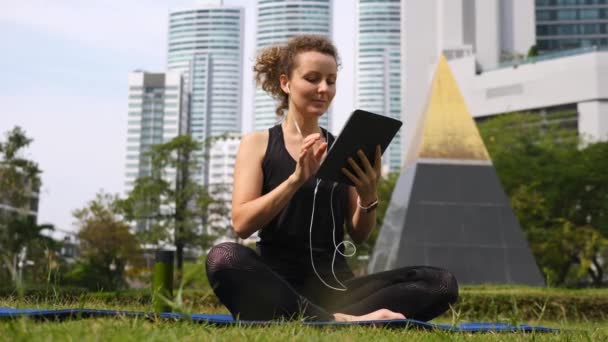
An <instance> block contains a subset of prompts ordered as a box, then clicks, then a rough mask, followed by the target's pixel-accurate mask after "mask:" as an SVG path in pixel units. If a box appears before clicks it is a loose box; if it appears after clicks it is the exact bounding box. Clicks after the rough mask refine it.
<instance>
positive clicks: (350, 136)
mask: <svg viewBox="0 0 608 342" xmlns="http://www.w3.org/2000/svg"><path fill="white" fill-rule="evenodd" d="M401 125H402V122H401V121H399V120H397V119H393V118H390V117H388V116H384V115H379V114H374V113H370V112H367V111H364V110H361V109H357V110H355V111H354V112H353V113H352V114H351V115H350V117H349V118H348V120H347V121H346V124H345V125H344V128H342V132H340V135H338V137H337V138H336V140H335V141H334V143H333V144H332V145H331V147H330V149H329V151H328V152H327V156H326V157H325V159H324V160H323V162H322V163H321V166H320V167H319V170H318V171H317V178H320V179H322V180H325V181H332V182H338V183H342V184H348V185H354V184H353V182H351V180H350V179H348V177H346V175H344V174H343V173H342V168H343V167H344V168H346V169H348V170H349V171H351V172H353V170H352V168H351V166H350V165H349V164H348V158H349V157H353V159H354V160H355V161H356V162H357V163H358V164H359V165H361V164H360V159H359V157H358V156H357V151H358V150H359V149H361V150H363V152H365V155H366V156H367V159H368V160H369V162H370V164H372V166H373V165H374V160H375V156H376V145H380V148H381V149H382V154H384V151H385V150H386V148H387V147H388V145H389V144H390V142H391V140H393V138H394V137H395V135H396V134H397V132H398V131H399V128H401ZM353 173H354V172H353Z"/></svg>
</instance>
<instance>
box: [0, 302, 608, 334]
mask: <svg viewBox="0 0 608 342" xmlns="http://www.w3.org/2000/svg"><path fill="white" fill-rule="evenodd" d="M0 306H4V307H21V308H25V307H28V308H69V307H85V308H92V309H120V310H132V311H147V310H149V306H147V305H138V304H129V305H126V306H125V305H120V303H107V302H101V301H99V300H97V301H96V300H91V299H88V300H86V301H82V302H78V303H76V302H65V303H59V304H58V303H53V302H51V301H46V302H32V301H27V300H17V299H11V298H8V299H7V298H5V299H0ZM184 309H185V310H187V311H190V312H205V313H226V310H225V309H224V308H223V307H221V306H216V305H209V306H200V305H197V306H195V307H193V306H188V305H186V307H185V308H184ZM450 320H451V319H450V318H447V316H442V317H441V318H440V319H438V320H437V321H435V322H438V323H449V322H450ZM482 320H484V319H482ZM485 320H488V321H489V320H492V319H490V318H488V319H485ZM461 321H462V322H464V321H467V319H466V318H461ZM509 322H511V323H524V324H534V325H544V326H550V327H555V328H561V329H565V330H568V331H567V332H562V333H559V334H546V333H543V334H540V333H539V334H522V333H516V334H513V333H501V334H493V333H485V334H464V333H446V332H439V331H437V332H430V331H414V330H402V329H384V328H371V327H340V328H313V327H305V326H302V325H300V324H299V323H290V324H286V325H283V326H274V327H255V328H252V327H248V328H237V327H229V328H217V327H213V326H209V325H205V324H196V323H189V322H167V321H158V322H151V321H148V320H145V319H142V318H125V317H116V318H104V319H81V320H69V321H64V322H36V321H32V320H28V319H18V320H3V321H0V341H81V340H89V341H90V340H95V341H97V340H113V341H142V340H145V341H154V340H157V341H209V340H211V341H235V340H236V341H242V340H247V341H249V340H253V341H266V340H273V341H274V340H276V341H286V340H288V341H293V340H295V341H316V340H323V341H325V340H329V341H369V340H376V341H385V340H386V341H397V340H399V341H403V340H406V341H407V340H412V341H436V340H451V341H465V340H466V341H478V340H482V341H520V340H535V341H554V340H564V341H608V322H606V321H585V320H573V321H565V320H553V321H550V320H541V321H537V320H531V321H517V322H513V321H512V319H511V321H509Z"/></svg>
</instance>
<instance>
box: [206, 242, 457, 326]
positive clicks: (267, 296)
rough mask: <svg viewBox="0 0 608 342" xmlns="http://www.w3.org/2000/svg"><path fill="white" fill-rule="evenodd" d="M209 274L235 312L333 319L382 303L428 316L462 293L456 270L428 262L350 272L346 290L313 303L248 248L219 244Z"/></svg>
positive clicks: (408, 314)
mask: <svg viewBox="0 0 608 342" xmlns="http://www.w3.org/2000/svg"><path fill="white" fill-rule="evenodd" d="M207 277H208V278H209V283H210V284H211V287H212V288H213V291H214V292H215V294H216V295H217V296H218V298H219V299H220V301H221V302H222V303H223V304H224V305H225V306H226V307H227V308H228V310H229V311H230V313H232V316H233V317H234V318H238V319H242V320H270V319H274V318H285V319H300V318H305V319H310V320H320V321H331V320H333V313H336V312H340V313H344V314H349V315H364V314H368V313H370V312H373V311H376V310H379V309H389V310H391V311H394V312H400V313H402V314H403V315H405V316H406V317H407V318H411V319H416V320H421V321H428V320H431V319H433V318H434V317H436V316H438V315H440V314H441V313H443V312H445V311H446V310H447V309H448V308H449V306H450V304H453V303H454V302H455V301H456V299H457V298H458V285H457V283H456V279H455V278H454V276H453V275H452V274H451V273H449V272H447V271H445V270H442V269H439V268H435V267H428V266H417V267H403V268H399V269H396V270H392V271H386V272H381V273H376V274H372V275H368V276H364V277H358V278H352V279H350V280H347V281H346V282H344V285H346V287H347V288H348V289H347V290H346V291H335V295H334V296H332V299H331V301H328V302H326V303H312V302H310V301H309V300H308V299H307V298H305V297H303V296H301V295H300V294H298V293H297V291H296V290H294V288H293V287H292V286H291V285H290V284H289V283H288V282H287V281H285V280H284V279H283V278H282V277H281V276H280V275H278V274H277V273H276V272H274V271H273V270H272V269H271V268H270V267H269V266H268V265H266V264H265V263H264V262H263V261H262V259H261V258H260V257H259V256H258V255H257V254H256V253H255V252H254V251H253V250H252V249H250V248H247V247H245V246H241V245H239V244H236V243H231V242H226V243H222V244H219V245H217V246H215V247H213V248H212V249H211V251H209V254H208V255H207Z"/></svg>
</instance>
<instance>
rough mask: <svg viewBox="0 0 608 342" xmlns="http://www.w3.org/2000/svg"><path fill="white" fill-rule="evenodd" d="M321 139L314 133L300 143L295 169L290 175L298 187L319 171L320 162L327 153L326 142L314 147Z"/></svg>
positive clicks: (318, 134)
mask: <svg viewBox="0 0 608 342" xmlns="http://www.w3.org/2000/svg"><path fill="white" fill-rule="evenodd" d="M321 139H322V138H321V134H320V133H314V134H310V135H308V136H307V137H306V138H304V141H303V142H302V147H301V148H300V154H299V156H298V161H297V164H296V169H295V171H294V172H293V174H292V175H291V177H293V178H292V179H293V180H294V181H295V182H296V184H298V186H301V185H302V184H304V183H306V181H307V180H308V179H309V178H310V177H312V175H314V174H315V173H317V170H319V166H320V165H321V161H322V160H323V158H324V156H325V152H326V151H327V142H323V143H321V144H320V145H319V146H318V147H315V144H317V143H318V142H320V141H321Z"/></svg>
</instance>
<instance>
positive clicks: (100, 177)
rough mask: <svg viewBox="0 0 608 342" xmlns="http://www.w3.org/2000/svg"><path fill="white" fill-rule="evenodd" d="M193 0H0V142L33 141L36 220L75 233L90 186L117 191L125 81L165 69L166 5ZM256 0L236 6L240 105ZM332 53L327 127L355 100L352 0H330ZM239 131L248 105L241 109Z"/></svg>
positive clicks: (233, 2)
mask: <svg viewBox="0 0 608 342" xmlns="http://www.w3.org/2000/svg"><path fill="white" fill-rule="evenodd" d="M196 3H197V1H196V0H87V1H78V0H51V1H49V0H2V1H1V2H0V44H1V46H2V53H1V54H0V77H2V81H1V82H0V136H1V137H0V139H1V140H2V141H4V140H5V138H6V137H5V133H6V132H8V131H9V130H11V129H12V128H13V127H15V126H20V127H21V128H23V129H24V130H25V132H26V134H27V136H28V137H30V138H32V139H33V140H34V141H33V143H32V144H31V145H30V147H29V148H28V149H27V150H26V153H25V156H26V157H28V158H30V159H32V160H34V161H36V162H37V163H38V164H39V167H40V168H41V169H42V171H43V173H42V188H41V191H40V208H39V213H38V222H39V223H52V224H54V225H55V226H56V228H57V229H58V230H59V231H68V232H69V231H75V229H76V228H75V227H74V225H73V223H74V222H73V221H74V220H73V217H72V212H73V211H74V210H75V209H78V208H82V207H84V206H85V205H86V204H87V203H88V202H89V201H91V200H92V199H94V197H95V194H96V193H98V192H99V191H102V190H103V191H104V192H107V193H116V194H121V195H122V192H123V190H124V186H123V184H124V176H125V156H126V132H127V97H128V85H127V77H128V74H129V72H131V71H133V70H136V69H143V70H146V71H150V72H164V71H165V70H166V55H167V51H166V46H167V31H168V24H167V23H168V13H169V9H172V8H181V7H190V6H193V5H196ZM255 4H256V1H255V0H224V5H226V6H241V7H244V8H245V11H246V17H245V47H244V48H245V51H244V55H245V56H244V80H245V82H244V83H245V84H244V94H243V96H244V103H245V104H247V103H252V102H253V97H252V96H253V95H252V89H251V88H252V86H251V84H252V81H247V80H252V77H253V75H252V72H251V68H252V61H253V59H254V49H255V46H254V45H255ZM333 31H334V32H333V39H334V42H335V43H336V46H337V48H338V51H339V53H340V55H341V62H342V67H341V69H340V71H339V75H338V90H337V94H336V97H335V99H334V103H333V113H334V114H333V115H334V116H333V119H332V120H333V125H332V127H331V129H332V131H333V132H335V133H337V132H339V130H340V128H341V127H342V125H343V124H344V121H345V120H346V117H347V116H348V114H349V113H350V112H351V111H352V110H353V105H354V100H353V96H354V87H353V81H354V79H353V74H354V51H355V49H354V45H355V41H354V39H355V37H354V35H353V32H354V31H355V0H338V1H335V2H334V19H333ZM243 113H244V115H243V132H244V133H247V132H249V131H251V127H252V113H253V108H248V107H247V106H246V105H245V106H244V108H243Z"/></svg>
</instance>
